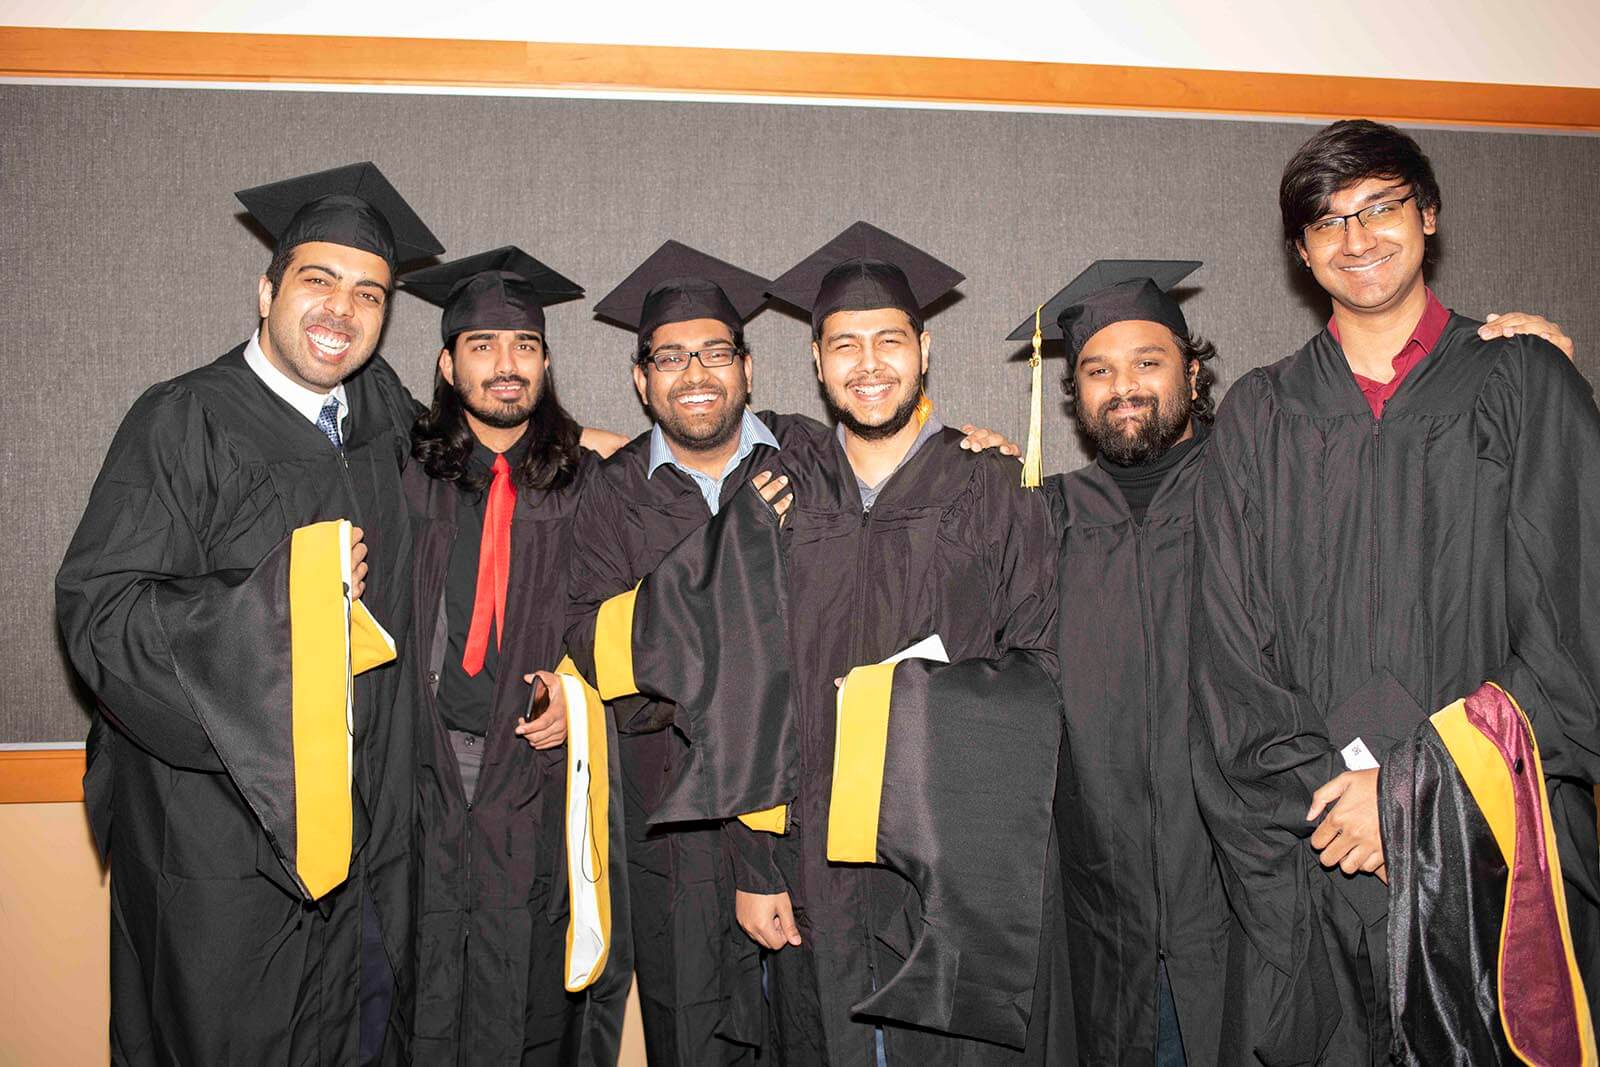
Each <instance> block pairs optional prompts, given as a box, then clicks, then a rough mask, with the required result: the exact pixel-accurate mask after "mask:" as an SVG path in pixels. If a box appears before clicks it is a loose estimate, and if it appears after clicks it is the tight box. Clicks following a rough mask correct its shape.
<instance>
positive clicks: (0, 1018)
mask: <svg viewBox="0 0 1600 1067" xmlns="http://www.w3.org/2000/svg"><path fill="white" fill-rule="evenodd" d="M107 884H108V883H107V880H106V878H105V877H104V876H103V875H102V873H101V870H100V861H99V859H98V857H96V855H95V851H94V842H93V840H92V839H91V838H90V836H89V823H88V820H87V819H86V818H85V815H84V808H83V805H82V804H0V1064H3V1065H5V1067H77V1065H80V1064H81V1065H85V1067H92V1065H97V1064H105V1063H107V1062H108V1061H109V1060H110V1058H111V1052H110V1046H109V1043H108V1038H107V1026H106V1020H107V1018H108V1017H109V1011H110V994H109V991H108V988H107V987H108V981H109V979H108V948H107V946H108V945H109V943H110V915H109V910H108V909H109V903H108V897H107ZM644 1062H645V1057H644V1042H643V1034H642V1032H641V1030H640V1028H639V1004H638V1000H637V997H636V996H633V995H630V997H629V999H628V1019H627V1023H626V1024H625V1026H624V1029H623V1035H622V1058H621V1061H620V1067H644Z"/></svg>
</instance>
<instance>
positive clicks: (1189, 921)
mask: <svg viewBox="0 0 1600 1067" xmlns="http://www.w3.org/2000/svg"><path fill="white" fill-rule="evenodd" d="M1201 430H1202V433H1204V432H1205V431H1204V428H1203V427H1202V428H1201ZM1206 443H1207V442H1206V440H1205V439H1204V438H1202V439H1201V440H1200V441H1197V442H1196V443H1195V445H1194V447H1193V448H1192V449H1190V450H1189V452H1188V453H1187V454H1186V455H1185V456H1184V457H1183V458H1182V459H1181V460H1180V461H1179V462H1178V465H1177V466H1176V467H1174V468H1173V469H1172V470H1171V471H1169V472H1168V473H1167V476H1166V478H1165V480H1164V481H1163V482H1162V483H1161V486H1160V487H1159V488H1158V489H1157V490H1156V495H1155V498H1154V499H1153V500H1152V501H1151V503H1150V508H1149V511H1148V512H1147V514H1146V516H1145V520H1144V522H1143V523H1142V524H1138V523H1135V522H1134V519H1133V515H1132V513H1131V512H1130V511H1129V510H1128V505H1127V501H1126V500H1125V499H1124V497H1123V494H1122V490H1121V489H1119V488H1118V486H1117V483H1116V482H1115V481H1114V480H1113V479H1112V477H1111V475H1110V474H1109V473H1107V472H1106V471H1105V469H1104V468H1102V467H1101V466H1100V465H1099V464H1098V463H1091V464H1089V465H1088V466H1087V467H1084V468H1083V469H1081V470H1078V471H1075V472H1073V473H1071V474H1066V475H1057V476H1055V477H1052V478H1048V479H1046V480H1045V487H1046V490H1047V491H1048V492H1050V494H1051V496H1052V503H1053V505H1054V509H1055V514H1056V520H1057V525H1058V526H1059V527H1060V528H1061V555H1060V566H1059V571H1058V575H1059V577H1058V585H1057V592H1058V593H1059V595H1060V604H1061V608H1060V611H1059V612H1058V613H1057V615H1056V624H1057V630H1056V632H1057V634H1058V643H1057V646H1056V650H1057V654H1058V655H1059V656H1060V659H1061V677H1062V687H1061V689H1062V693H1061V699H1062V704H1063V705H1064V707H1065V709H1066V732H1067V743H1066V745H1065V746H1064V747H1063V749H1062V761H1061V771H1060V778H1059V784H1058V789H1057V793H1056V809H1055V810H1056V826H1057V830H1058V831H1059V833H1060V835H1061V862H1062V875H1063V882H1064V884H1065V888H1066V892H1065V894H1064V899H1065V904H1066V915H1067V931H1068V936H1069V938H1070V940H1071V944H1072V980H1073V1001H1074V1007H1075V1009H1076V1012H1077V1027H1078V1055H1079V1058H1080V1062H1081V1063H1085V1064H1102V1063H1117V1064H1141V1063H1143V1064H1150V1063H1153V1062H1154V1058H1155V1046H1156V987H1157V980H1158V975H1157V967H1158V962H1159V961H1160V960H1162V959H1164V960H1165V962H1166V968H1167V977H1168V981H1169V983H1170V985H1171V988H1172V996H1173V1000H1174V1001H1175V1003H1176V1005H1177V1011H1178V1023H1179V1028H1180V1031H1181V1034H1182V1037H1183V1045H1184V1053H1185V1056H1186V1058H1187V1060H1188V1063H1189V1064H1190V1067H1204V1065H1207V1064H1214V1063H1217V1062H1218V1061H1217V1042H1218V1037H1219V1035H1218V1029H1217V1028H1218V1024H1219V1022H1220V1019H1221V1015H1222V984H1221V982H1219V981H1218V975H1220V974H1221V973H1222V970H1223V966H1224V963H1225V961H1226V955H1227V938H1228V927H1229V925H1230V916H1229V912H1228V903H1227V899H1226V897H1225V895H1224V893H1223V889H1222V878H1221V874H1220V872H1219V871H1218V869H1217V862H1216V857H1215V855H1214V854H1213V851H1212V848H1211V840H1210V837H1209V836H1208V835H1207V833H1206V828H1205V824H1204V823H1203V822H1202V821H1201V819H1200V810H1199V807H1198V806H1197V805H1196V803H1195V799H1194V781H1193V777H1192V776H1191V774H1190V771H1189V610H1190V606H1189V600H1190V597H1189V593H1190V589H1191V586H1192V577H1193V563H1194V508H1195V491H1196V488H1197V487H1198V485H1199V482H1200V471H1201V467H1202V465H1203V463H1204V454H1205V449H1206Z"/></svg>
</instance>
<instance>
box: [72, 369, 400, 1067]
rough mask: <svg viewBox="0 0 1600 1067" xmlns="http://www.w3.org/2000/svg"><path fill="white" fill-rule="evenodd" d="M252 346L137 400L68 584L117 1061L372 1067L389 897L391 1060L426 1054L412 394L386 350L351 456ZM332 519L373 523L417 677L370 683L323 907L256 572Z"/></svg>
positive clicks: (364, 389) (361, 398) (351, 433)
mask: <svg viewBox="0 0 1600 1067" xmlns="http://www.w3.org/2000/svg"><path fill="white" fill-rule="evenodd" d="M243 351H244V348H243V346H240V347H239V348H236V349H234V350H233V351H232V352H229V353H228V354H227V355H225V356H223V357H222V358H221V359H219V360H217V361H216V362H215V363H212V364H210V365H209V366H206V367H202V368H200V369H198V370H194V371H191V372H190V373H188V374H185V375H182V376H181V377H179V378H176V379H174V380H172V381H170V382H165V383H163V384H161V385H157V386H155V387H153V388H152V389H150V390H149V391H148V392H146V393H145V394H144V396H142V397H141V398H140V399H139V400H138V401H137V402H136V403H135V404H134V406H133V408H132V410H131V411H130V412H129V413H128V416H127V417H126V418H125V419H124V420H123V423H122V426H121V428H120V429H119V430H118V431H117V435H116V437H115V439H114V440H113V441H112V444H111V448H110V450H109V451H108V453H107V454H106V460H105V464H104V466H103V467H102V469H101V472H100V476H99V478H98V479H97V480H96V481H95V485H94V488H93V490H92V492H91V493H90V497H89V503H88V506H87V508H86V509H85V511H84V516H83V519H82V521H81V522H80V524H79V526H78V530H77V533H76V534H75V535H74V537H73V540H72V543H71V546H70V547H69V548H68V550H67V555H66V559H65V561H64V562H63V563H62V566H61V571H60V573H59V575H58V576H57V579H56V596H57V612H58V616H59V620H60V624H61V629H62V633H63V635H64V637H65V641H66V647H67V649H68V652H69V653H70V655H71V658H72V663H73V666H74V667H75V668H76V669H77V670H78V672H79V674H80V675H81V676H82V678H83V680H84V681H85V682H86V683H87V685H88V687H89V688H90V689H91V690H92V691H93V692H94V694H95V697H96V698H97V702H98V707H97V711H96V713H95V716H94V721H93V725H92V727H91V730H90V738H89V753H88V761H89V765H88V773H87V775H86V776H85V779H84V794H85V799H86V801H87V803H88V807H89V812H90V819H91V822H92V825H93V826H94V829H95V834H96V838H97V840H98V842H99V845H100V847H101V849H102V853H103V856H104V858H105V860H106V862H107V863H108V864H109V866H110V870H111V914H112V920H111V931H112V933H111V1005H112V1006H111V1048H112V1057H113V1059H114V1060H115V1061H116V1062H118V1063H134V1064H142V1063H151V1064H154V1063H173V1062H179V1063H230V1062H242V1061H250V1062H263V1063H264V1062H271V1063H293V1064H303V1063H304V1064H318V1063H320V1064H329V1063H353V1062H355V1061H356V1058H357V1036H358V1035H357V1024H358V1010H357V1004H358V996H359V994H360V992H361V991H360V990H359V988H358V985H359V980H360V940H361V912H362V906H363V901H364V899H370V901H371V903H372V905H374V907H375V909H376V913H377V917H378V920H379V924H380V926H381V929H382V940H383V946H384V949H385V950H386V953H387V955H388V959H389V963H390V965H391V967H392V969H393V972H394V976H395V983H396V984H395V995H394V999H393V1001H392V1005H391V1012H390V1018H389V1026H388V1036H387V1039H386V1041H387V1044H386V1046H385V1049H384V1060H385V1062H406V1061H408V1060H409V1058H410V1054H409V1050H408V1049H407V1047H406V1041H407V1037H408V1035H409V1033H410V1025H409V1017H408V1016H409V1009H410V1004H411V997H410V991H411V981H412V976H413V967H412V934H411V905H410V889H411V876H412V868H411V850H410V842H409V838H410V833H411V814H412V804H411V797H412V791H413V785H412V774H411V767H412V758H411V745H412V722H413V718H414V695H415V690H414V687H412V686H411V685H409V684H406V683H407V682H408V681H409V676H408V675H406V674H405V671H406V670H407V669H408V668H407V667H406V665H405V663H404V660H405V658H406V656H407V654H408V650H407V648H406V645H405V640H404V637H405V633H406V630H407V628H408V626H409V612H410V603H411V597H410V580H409V575H410V566H411V536H410V529H409V525H408V523H407V519H406V510H405V502H404V498H403V494H402V492H401V487H400V472H401V467H402V465H403V463H404V461H405V457H406V455H407V453H408V451H409V448H408V432H409V426H410V422H411V418H412V410H413V409H412V401H411V399H410V397H409V396H407V395H406V392H405V389H404V388H403V387H402V386H401V384H400V382H399V380H398V378H397V377H396V376H395V374H394V372H393V371H392V370H391V369H390V368H389V366H388V365H387V364H386V363H384V362H383V360H382V359H381V358H375V359H374V360H373V361H372V362H371V363H370V364H369V365H368V366H367V367H366V368H365V369H363V370H362V371H361V372H359V373H358V374H356V375H355V376H354V377H353V378H352V379H351V380H350V381H348V382H347V383H346V385H345V388H346V390H347V395H348V398H349V402H350V416H349V419H348V421H346V423H345V426H344V442H345V447H344V450H343V452H342V454H341V452H340V451H338V450H336V449H335V448H334V447H333V445H332V444H331V443H330V442H329V441H328V439H327V438H326V437H324V436H323V434H322V432H321V431H320V430H318V429H317V428H316V426H314V425H313V424H312V423H311V422H310V421H309V420H307V419H306V418H305V417H304V416H303V415H301V414H300V413H299V412H297V411H295V410H294V409H293V408H291V407H290V406H289V405H288V404H287V403H285V402H284V401H283V400H281V399H279V398H278V397H277V396H276V395H274V394H273V393H272V392H271V391H270V390H269V389H268V388H267V387H266V385H265V384H263V383H262V382H261V381H260V379H259V378H257V376H256V375H255V373H254V372H252V371H251V370H250V368H249V367H248V366H247V365H246V363H245V361H244V357H243ZM329 519H349V520H350V521H351V522H353V523H355V524H356V525H358V526H360V527H361V528H362V529H363V530H364V531H365V534H366V544H367V545H368V557H367V559H368V565H369V572H368V577H367V587H366V594H365V596H364V598H363V600H364V602H365V604H366V606H367V607H368V609H369V610H370V611H371V613H372V615H373V616H374V617H375V618H376V619H377V620H378V621H379V622H380V624H382V625H384V626H385V627H386V628H387V629H388V630H389V632H390V633H391V634H392V635H393V636H394V638H395V640H396V642H397V644H398V645H399V646H400V647H399V652H400V660H401V662H396V663H391V664H389V665H387V666H384V667H380V668H377V669H375V670H372V671H369V672H367V673H365V674H362V675H360V676H358V677H356V679H355V681H354V694H353V701H354V710H353V715H354V730H355V736H354V766H353V777H354V782H353V794H354V797H353V808H354V810H353V819H354V830H353V852H352V856H351V862H350V873H349V878H348V880H347V881H345V882H344V883H343V884H342V885H340V886H339V887H337V888H335V889H334V890H332V892H330V893H329V894H328V895H326V896H325V897H324V898H323V899H322V900H320V901H318V902H316V903H315V904H313V903H311V902H309V901H307V900H305V899H304V893H303V891H302V889H301V887H300V886H299V884H298V882H297V880H296V878H295V877H294V875H293V874H292V873H291V872H292V869H293V868H292V857H289V856H287V855H286V852H287V851H288V849H287V846H286V843H285V842H284V841H282V840H280V839H278V837H275V836H274V832H273V831H272V830H271V829H270V825H271V823H272V820H270V819H267V818H266V816H265V815H264V814H263V815H258V812H263V813H264V812H265V811H266V809H267V807H268V804H267V802H268V801H273V802H283V801H284V800H285V796H286V795H287V796H289V797H292V794H293V781H294V779H293V772H292V768H290V767H288V766H286V765H284V764H283V762H282V761H281V760H276V759H273V758H270V757H268V756H266V755H264V754H263V752H262V751H260V750H259V749H257V748H256V747H255V746H253V745H252V744H251V742H250V736H251V731H252V729H253V726H252V723H254V722H256V721H259V719H260V718H261V717H263V716H274V717H278V718H279V719H280V720H284V719H287V717H288V716H289V707H288V706H287V705H288V701H287V694H286V690H287V686H286V685H285V684H283V679H282V678H281V677H278V676H272V677H268V676H266V675H265V674H264V673H263V672H264V671H266V670H268V669H269V666H268V665H270V664H272V663H274V662H277V659H276V658H275V657H277V656H278V654H279V653H280V652H281V651H282V650H283V649H284V648H285V647H286V646H287V645H288V643H289V636H288V634H287V633H284V632H279V631H274V632H263V627H262V625H261V623H260V620H261V619H262V617H263V616H264V615H265V614H267V609H266V607H265V606H262V605H261V604H260V602H259V599H258V598H270V597H271V596H272V595H273V594H272V591H271V590H270V589H266V588H265V584H270V583H256V582H252V580H251V579H252V578H253V577H255V572H256V570H257V568H258V566H265V565H266V563H265V562H264V561H269V559H270V560H281V556H282V553H281V552H275V551H274V550H275V549H278V548H279V547H280V546H281V545H282V544H283V543H284V542H285V541H286V539H288V538H289V536H290V534H291V532H292V531H293V530H295V529H296V528H297V527H300V526H304V525H307V524H310V523H315V522H319V521H323V520H329ZM258 585H262V588H260V589H258V588H257V586H258ZM280 595H281V594H280ZM280 629H281V628H280ZM250 650H256V651H255V654H254V655H252V654H251V651H250ZM218 654H226V655H231V656H233V657H234V658H235V659H236V660H237V661H239V663H240V664H241V671H240V673H239V676H238V678H237V679H236V681H234V682H233V683H232V684H233V688H234V689H235V691H234V692H233V693H232V694H231V697H232V699H231V700H230V699H228V697H229V696H230V694H229V693H228V692H227V690H228V688H229V681H228V679H227V678H226V677H222V678H219V677H216V673H217V672H215V671H214V670H209V669H208V668H209V667H211V666H213V665H214V661H215V659H216V656H217V655H218ZM252 663H255V664H257V666H255V667H252V666H251V664H252ZM279 836H281V835H279Z"/></svg>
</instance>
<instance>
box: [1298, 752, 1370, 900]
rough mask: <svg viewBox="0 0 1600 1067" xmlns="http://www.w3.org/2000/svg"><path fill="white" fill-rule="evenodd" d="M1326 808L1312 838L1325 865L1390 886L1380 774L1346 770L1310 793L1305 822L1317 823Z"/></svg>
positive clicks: (1312, 843)
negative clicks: (1380, 814)
mask: <svg viewBox="0 0 1600 1067" xmlns="http://www.w3.org/2000/svg"><path fill="white" fill-rule="evenodd" d="M1330 804H1331V805H1333V806H1332V807H1331V808H1329V807H1328V806H1329V805H1330ZM1324 809H1327V811H1328V814H1327V815H1326V816H1325V817H1324V818H1323V820H1322V824H1321V825H1320V826H1318V827H1317V829H1316V832H1315V833H1313V834H1312V835H1311V847H1312V848H1314V849H1316V850H1317V851H1318V852H1320V853H1322V865H1323V866H1324V867H1335V866H1336V867H1338V868H1339V869H1340V870H1341V871H1343V872H1344V873H1345V874H1355V873H1356V872H1357V871H1365V872H1367V873H1368V874H1376V875H1377V876H1378V877H1379V878H1381V879H1383V881H1384V884H1385V885H1387V884H1388V881H1389V876H1388V869H1387V868H1386V867H1385V866H1384V862H1383V838H1382V836H1381V835H1380V833H1379V830H1378V772H1377V771H1376V770H1369V771H1345V772H1344V773H1343V774H1341V775H1338V776H1336V777H1335V778H1333V779H1332V780H1331V781H1329V782H1327V783H1326V784H1324V785H1323V787H1322V788H1321V789H1319V790H1317V791H1316V792H1315V793H1313V794H1311V810H1310V811H1307V812H1306V821H1307V822H1316V821H1317V816H1319V815H1321V814H1322V812H1323V810H1324Z"/></svg>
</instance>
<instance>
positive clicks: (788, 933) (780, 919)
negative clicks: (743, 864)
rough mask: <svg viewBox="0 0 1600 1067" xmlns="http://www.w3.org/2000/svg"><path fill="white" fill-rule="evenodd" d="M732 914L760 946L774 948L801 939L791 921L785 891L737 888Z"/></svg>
mask: <svg viewBox="0 0 1600 1067" xmlns="http://www.w3.org/2000/svg"><path fill="white" fill-rule="evenodd" d="M733 914H734V916H735V917H736V918H738V920H739V926H740V927H741V928H743V930H744V932H745V933H747V934H749V935H750V939H751V940H752V941H754V942H755V943H756V944H758V945H760V946H761V947H762V948H767V949H771V950H772V951H774V952H776V951H778V950H779V949H780V948H782V947H783V946H785V945H798V944H799V943H800V928H799V927H797V926H796V925H795V924H794V907H793V905H791V904H790V903H789V894H788V893H746V892H745V891H744V890H742V889H740V890H736V891H735V892H734V895H733Z"/></svg>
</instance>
